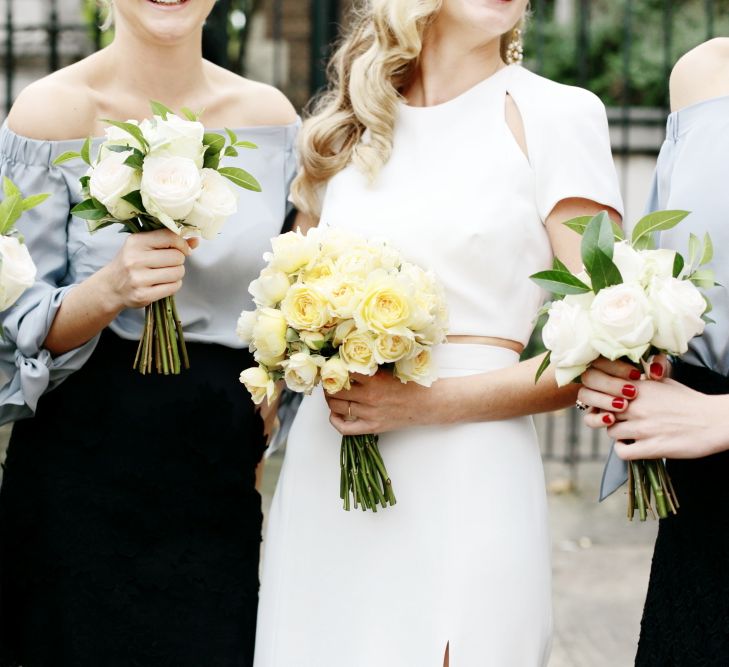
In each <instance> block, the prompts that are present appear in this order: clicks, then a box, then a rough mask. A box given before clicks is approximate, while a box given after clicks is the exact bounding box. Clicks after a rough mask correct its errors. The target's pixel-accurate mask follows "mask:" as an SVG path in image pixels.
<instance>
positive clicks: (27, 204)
mask: <svg viewBox="0 0 729 667" xmlns="http://www.w3.org/2000/svg"><path fill="white" fill-rule="evenodd" d="M50 196H51V195H49V194H48V193H43V194H39V195H31V196H30V197H26V198H25V199H24V200H23V210H24V211H30V209H32V208H35V207H36V206H39V205H40V204H42V203H43V202H44V201H45V200H46V199H48V197H50Z"/></svg>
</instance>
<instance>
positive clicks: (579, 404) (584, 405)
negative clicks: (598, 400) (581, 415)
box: [575, 398, 590, 412]
mask: <svg viewBox="0 0 729 667" xmlns="http://www.w3.org/2000/svg"><path fill="white" fill-rule="evenodd" d="M575 407H576V408H577V409H578V410H580V411H582V412H584V411H585V410H587V409H588V408H589V407H590V406H589V405H587V403H585V402H583V401H581V400H580V399H579V398H578V399H577V400H576V401H575Z"/></svg>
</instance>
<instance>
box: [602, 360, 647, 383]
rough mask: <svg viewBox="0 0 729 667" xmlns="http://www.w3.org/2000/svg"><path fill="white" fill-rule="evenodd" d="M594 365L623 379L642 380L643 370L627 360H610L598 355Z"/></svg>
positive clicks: (608, 373)
mask: <svg viewBox="0 0 729 667" xmlns="http://www.w3.org/2000/svg"><path fill="white" fill-rule="evenodd" d="M592 367H593V368H597V369H598V370H600V371H602V372H603V373H606V374H607V375H613V376H615V377H618V378H621V379H622V380H633V381H635V380H640V376H641V372H640V371H639V370H638V369H637V368H636V367H635V366H631V365H630V364H628V363H626V362H625V361H610V359H606V358H605V357H598V358H597V359H595V361H593V362H592Z"/></svg>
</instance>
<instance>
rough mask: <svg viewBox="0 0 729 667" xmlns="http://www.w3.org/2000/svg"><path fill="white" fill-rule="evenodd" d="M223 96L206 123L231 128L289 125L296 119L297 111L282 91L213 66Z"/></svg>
mask: <svg viewBox="0 0 729 667" xmlns="http://www.w3.org/2000/svg"><path fill="white" fill-rule="evenodd" d="M210 67H211V68H214V69H211V70H210V73H211V78H212V79H213V80H214V82H215V85H216V89H217V90H218V91H219V96H218V100H217V103H216V105H215V108H214V109H209V112H210V113H208V114H206V116H208V118H207V119H205V120H206V123H208V124H211V125H225V126H228V127H248V126H255V125H288V124H289V123H293V122H294V121H295V120H296V110H295V109H294V107H293V105H292V104H291V102H289V100H288V98H287V97H286V96H285V95H284V94H283V93H282V92H281V91H280V90H278V89H276V88H274V87H273V86H269V85H267V84H265V83H260V82H258V81H252V80H251V79H245V78H243V77H241V76H238V75H236V74H233V73H232V72H229V71H227V70H224V69H222V68H220V67H216V66H214V65H211V66H210Z"/></svg>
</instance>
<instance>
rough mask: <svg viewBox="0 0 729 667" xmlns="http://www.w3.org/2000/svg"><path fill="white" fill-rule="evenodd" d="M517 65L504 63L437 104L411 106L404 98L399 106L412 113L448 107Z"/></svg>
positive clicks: (512, 69)
mask: <svg viewBox="0 0 729 667" xmlns="http://www.w3.org/2000/svg"><path fill="white" fill-rule="evenodd" d="M517 67H519V65H516V64H511V65H504V66H503V67H501V68H499V69H497V70H496V71H495V72H494V73H493V74H489V76H487V77H486V78H485V79H481V81H479V82H477V83H475V84H473V85H472V86H471V87H470V88H467V89H466V90H464V91H463V92H462V93H459V94H458V95H456V96H455V97H451V99H449V100H446V101H445V102H440V103H438V104H429V105H427V106H413V105H411V104H408V103H407V102H406V101H405V99H401V100H400V108H401V109H406V110H407V111H408V112H410V111H412V112H414V113H427V112H428V111H435V110H438V109H446V108H448V107H450V106H451V105H454V104H457V103H458V102H460V101H462V100H464V99H467V98H468V97H470V96H471V95H473V94H474V93H475V92H477V91H479V90H481V89H482V88H485V87H487V86H488V85H490V84H492V83H493V82H495V81H497V80H498V79H500V78H501V77H502V76H504V72H507V71H514V70H515V69H516V68H517Z"/></svg>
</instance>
